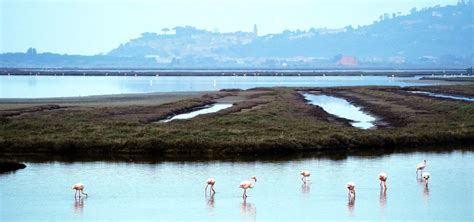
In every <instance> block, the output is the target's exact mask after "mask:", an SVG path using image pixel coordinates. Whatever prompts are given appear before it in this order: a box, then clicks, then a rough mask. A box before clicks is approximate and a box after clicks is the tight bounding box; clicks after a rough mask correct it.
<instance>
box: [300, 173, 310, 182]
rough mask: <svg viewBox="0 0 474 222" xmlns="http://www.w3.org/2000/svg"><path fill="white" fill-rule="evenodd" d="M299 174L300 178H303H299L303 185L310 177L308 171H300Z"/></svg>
mask: <svg viewBox="0 0 474 222" xmlns="http://www.w3.org/2000/svg"><path fill="white" fill-rule="evenodd" d="M300 174H301V176H303V177H301V181H303V183H306V181H307V180H308V179H307V178H308V177H309V176H311V173H310V172H309V171H307V170H303V171H301V173H300Z"/></svg>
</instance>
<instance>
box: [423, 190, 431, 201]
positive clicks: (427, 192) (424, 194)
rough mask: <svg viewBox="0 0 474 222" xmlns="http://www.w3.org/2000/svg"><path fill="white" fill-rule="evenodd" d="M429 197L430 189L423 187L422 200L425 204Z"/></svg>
mask: <svg viewBox="0 0 474 222" xmlns="http://www.w3.org/2000/svg"><path fill="white" fill-rule="evenodd" d="M429 197H430V189H429V188H428V187H427V186H425V189H424V190H423V199H424V200H425V203H428V199H429Z"/></svg>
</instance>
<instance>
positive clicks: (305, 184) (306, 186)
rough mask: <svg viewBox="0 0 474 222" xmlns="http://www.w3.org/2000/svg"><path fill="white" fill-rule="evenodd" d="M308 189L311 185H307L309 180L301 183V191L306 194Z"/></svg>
mask: <svg viewBox="0 0 474 222" xmlns="http://www.w3.org/2000/svg"><path fill="white" fill-rule="evenodd" d="M310 190H311V187H310V185H309V182H307V183H304V184H302V185H301V193H303V194H308V193H309V191H310Z"/></svg>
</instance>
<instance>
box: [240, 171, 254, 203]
mask: <svg viewBox="0 0 474 222" xmlns="http://www.w3.org/2000/svg"><path fill="white" fill-rule="evenodd" d="M256 182H257V177H256V176H253V177H251V178H250V181H249V180H246V181H242V182H240V185H239V188H241V189H244V193H243V194H242V198H243V199H246V198H247V189H248V188H253V186H254V183H256Z"/></svg>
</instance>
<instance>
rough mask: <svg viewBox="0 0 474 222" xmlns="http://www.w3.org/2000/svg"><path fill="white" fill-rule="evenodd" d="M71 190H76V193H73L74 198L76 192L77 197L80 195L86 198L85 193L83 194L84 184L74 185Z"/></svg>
mask: <svg viewBox="0 0 474 222" xmlns="http://www.w3.org/2000/svg"><path fill="white" fill-rule="evenodd" d="M71 189H73V190H76V193H74V197H76V195H77V193H78V192H79V197H81V193H82V194H84V195H86V197H87V193H84V184H82V183H76V184H74V186H72V188H71Z"/></svg>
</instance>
